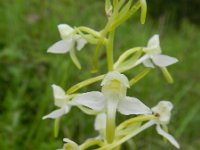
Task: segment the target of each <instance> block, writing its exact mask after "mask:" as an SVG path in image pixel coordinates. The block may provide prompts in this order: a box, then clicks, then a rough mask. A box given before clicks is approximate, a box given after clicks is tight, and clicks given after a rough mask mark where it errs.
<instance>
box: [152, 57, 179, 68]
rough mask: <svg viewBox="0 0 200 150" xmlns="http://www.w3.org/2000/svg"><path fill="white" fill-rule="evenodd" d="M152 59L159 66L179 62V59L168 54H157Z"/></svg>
mask: <svg viewBox="0 0 200 150" xmlns="http://www.w3.org/2000/svg"><path fill="white" fill-rule="evenodd" d="M152 61H153V62H154V64H156V65H157V66H159V67H167V66H169V65H172V64H174V63H176V62H178V59H176V58H175V57H170V56H167V55H156V56H154V57H153V58H152Z"/></svg>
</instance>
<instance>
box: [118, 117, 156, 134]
mask: <svg viewBox="0 0 200 150" xmlns="http://www.w3.org/2000/svg"><path fill="white" fill-rule="evenodd" d="M154 118H155V116H154V115H141V116H137V117H134V118H131V119H128V120H126V121H124V122H122V123H121V124H120V125H118V127H117V130H118V131H119V130H122V129H123V128H125V127H127V126H128V125H130V124H134V123H137V122H143V121H148V120H151V119H154Z"/></svg>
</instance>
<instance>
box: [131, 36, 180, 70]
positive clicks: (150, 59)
mask: <svg viewBox="0 0 200 150" xmlns="http://www.w3.org/2000/svg"><path fill="white" fill-rule="evenodd" d="M143 51H144V52H145V53H146V54H145V55H144V56H142V57H141V58H140V59H139V60H138V61H137V62H136V64H135V65H138V64H140V63H143V64H144V65H145V66H146V67H151V68H154V67H155V65H156V66H158V67H167V66H169V65H172V64H174V63H176V62H178V60H177V59H176V58H174V57H170V56H168V55H163V54H161V52H162V51H161V48H160V40H159V35H157V34H156V35H154V36H152V37H151V38H150V40H149V41H148V44H147V47H145V48H144V49H143Z"/></svg>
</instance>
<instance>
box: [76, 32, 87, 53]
mask: <svg viewBox="0 0 200 150" xmlns="http://www.w3.org/2000/svg"><path fill="white" fill-rule="evenodd" d="M76 41H77V46H76V49H77V50H79V51H80V50H81V49H82V48H83V47H84V46H85V44H86V43H87V41H86V40H85V39H83V38H82V37H81V36H80V35H77V39H76Z"/></svg>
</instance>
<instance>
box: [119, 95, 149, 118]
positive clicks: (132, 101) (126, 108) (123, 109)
mask: <svg viewBox="0 0 200 150" xmlns="http://www.w3.org/2000/svg"><path fill="white" fill-rule="evenodd" d="M118 111H119V112H120V113H121V114H124V115H131V114H151V113H152V112H151V110H150V108H148V107H147V106H146V105H145V104H143V103H142V102H141V101H140V100H139V99H137V98H135V97H128V96H127V97H126V98H125V99H124V100H122V101H119V104H118Z"/></svg>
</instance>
